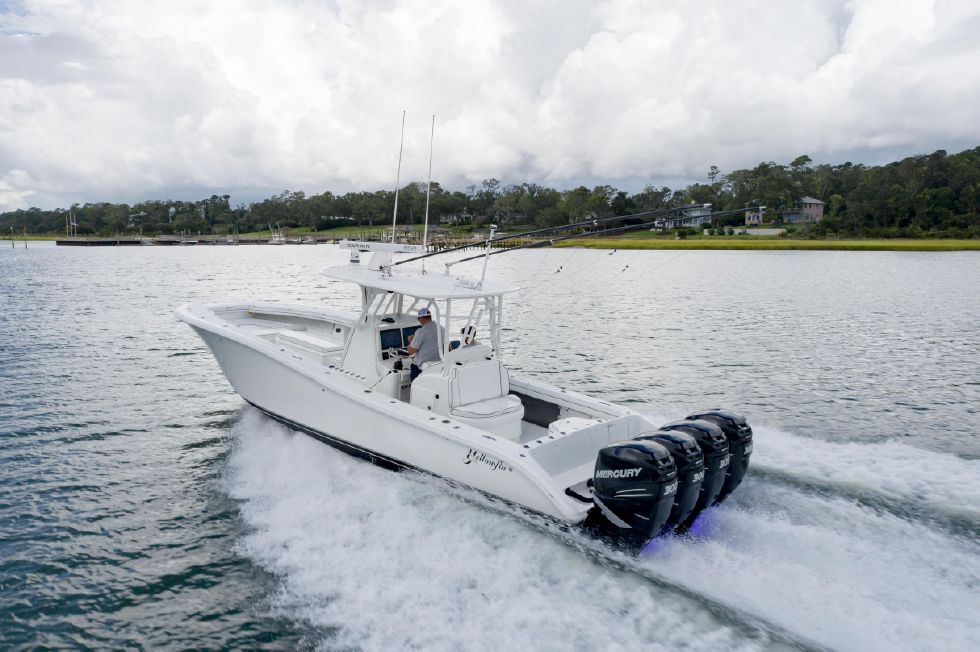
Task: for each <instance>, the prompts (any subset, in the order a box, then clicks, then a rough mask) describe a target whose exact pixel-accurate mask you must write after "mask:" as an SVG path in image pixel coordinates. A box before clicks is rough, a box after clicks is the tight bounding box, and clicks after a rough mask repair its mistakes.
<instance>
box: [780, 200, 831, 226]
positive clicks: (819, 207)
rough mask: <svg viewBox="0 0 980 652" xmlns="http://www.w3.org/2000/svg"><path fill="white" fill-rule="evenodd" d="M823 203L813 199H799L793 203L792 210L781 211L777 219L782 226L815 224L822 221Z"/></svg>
mask: <svg viewBox="0 0 980 652" xmlns="http://www.w3.org/2000/svg"><path fill="white" fill-rule="evenodd" d="M823 207H824V203H823V202H822V201H820V200H819V199H816V198H814V197H801V198H800V199H798V200H797V201H795V202H793V208H791V209H789V210H786V211H782V212H781V213H780V214H779V219H780V221H781V222H783V223H784V224H816V223H817V222H819V221H820V220H821V219H823Z"/></svg>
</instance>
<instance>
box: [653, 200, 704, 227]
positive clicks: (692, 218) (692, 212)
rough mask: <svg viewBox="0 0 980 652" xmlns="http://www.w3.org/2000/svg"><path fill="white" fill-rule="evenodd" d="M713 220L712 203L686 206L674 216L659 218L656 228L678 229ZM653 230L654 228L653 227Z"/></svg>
mask: <svg viewBox="0 0 980 652" xmlns="http://www.w3.org/2000/svg"><path fill="white" fill-rule="evenodd" d="M709 222H711V204H694V203H692V204H691V205H690V206H685V207H684V208H683V209H681V210H679V211H678V212H677V213H675V214H674V215H673V216H672V217H669V218H667V219H663V220H657V223H656V226H655V227H654V229H677V228H680V227H690V228H695V229H696V228H698V227H701V226H704V225H705V224H707V223H709ZM651 230H653V229H651Z"/></svg>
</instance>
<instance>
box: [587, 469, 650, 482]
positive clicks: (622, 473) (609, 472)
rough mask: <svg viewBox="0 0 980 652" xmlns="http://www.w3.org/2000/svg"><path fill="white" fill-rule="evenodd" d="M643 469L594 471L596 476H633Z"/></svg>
mask: <svg viewBox="0 0 980 652" xmlns="http://www.w3.org/2000/svg"><path fill="white" fill-rule="evenodd" d="M642 470H643V469H616V470H613V469H600V470H598V471H596V472H595V477H596V478H625V479H627V480H628V479H629V478H635V477H636V476H638V475H640V471H642Z"/></svg>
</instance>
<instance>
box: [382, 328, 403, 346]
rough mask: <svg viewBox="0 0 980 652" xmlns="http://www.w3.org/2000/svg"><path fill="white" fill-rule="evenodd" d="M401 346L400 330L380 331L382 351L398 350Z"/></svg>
mask: <svg viewBox="0 0 980 652" xmlns="http://www.w3.org/2000/svg"><path fill="white" fill-rule="evenodd" d="M402 346H403V343H402V331H401V329H400V328H389V329H388V330H384V331H381V348H382V349H400V348H402Z"/></svg>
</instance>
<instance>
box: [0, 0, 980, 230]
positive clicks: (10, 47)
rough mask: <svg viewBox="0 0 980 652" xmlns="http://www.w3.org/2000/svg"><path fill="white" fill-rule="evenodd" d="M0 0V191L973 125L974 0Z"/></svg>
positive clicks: (646, 174) (661, 159) (960, 141)
mask: <svg viewBox="0 0 980 652" xmlns="http://www.w3.org/2000/svg"><path fill="white" fill-rule="evenodd" d="M152 5H155V6H151V3H149V2H132V1H127V0H81V1H76V0H0V211H2V210H10V209H13V208H22V207H29V206H39V207H42V208H53V207H58V206H68V205H70V204H71V203H73V202H86V201H114V202H128V203H132V202H136V201H139V200H143V199H168V198H169V199H201V198H204V197H208V196H210V195H211V194H214V193H217V194H230V195H231V196H232V202H233V203H237V202H238V201H252V200H256V199H261V198H264V197H267V196H269V195H271V194H273V193H276V192H279V191H281V190H283V189H290V190H304V191H306V192H308V193H310V192H321V191H323V190H325V189H332V190H335V191H347V190H357V189H369V190H375V189H378V188H392V187H394V184H395V169H396V164H397V156H398V137H399V129H400V126H401V115H402V110H405V111H407V118H406V127H405V158H404V164H403V170H402V181H403V182H405V181H412V180H422V181H424V180H425V178H426V169H427V165H428V150H429V130H430V121H431V116H432V115H433V114H435V115H436V132H435V134H436V138H435V160H434V163H433V177H434V178H435V179H436V180H438V181H440V182H441V183H442V184H443V185H444V186H446V187H448V188H451V189H460V190H462V189H465V188H466V187H467V186H468V185H470V184H471V183H475V182H476V183H478V182H479V181H480V180H482V179H484V178H488V177H496V178H498V179H501V180H502V181H504V182H505V183H511V182H522V181H537V182H541V183H546V184H549V185H552V186H555V187H560V188H562V187H570V186H572V185H577V184H579V183H585V184H590V185H591V184H596V183H608V184H611V185H614V186H616V187H618V188H622V189H626V190H631V191H635V190H638V189H640V188H642V186H643V185H645V184H647V183H666V184H668V185H672V186H675V185H679V184H681V183H686V182H691V181H697V180H703V179H704V178H705V176H706V173H707V170H708V167H709V166H711V165H717V166H719V167H720V168H721V169H722V171H723V172H724V171H728V170H732V169H737V168H739V167H748V166H752V165H754V164H755V163H757V162H759V161H762V160H774V161H778V162H788V161H789V160H791V159H792V158H794V157H795V156H797V155H799V154H804V153H805V154H808V155H810V156H811V157H812V158H813V159H814V160H815V161H816V162H832V163H833V162H842V161H845V160H851V161H855V162H863V163H869V164H872V163H879V162H884V161H888V160H893V159H895V158H897V157H901V156H904V155H908V154H915V153H928V152H932V151H934V150H936V149H946V150H948V151H950V152H954V151H959V150H962V149H965V148H968V147H975V146H977V145H980V38H978V35H980V3H978V2H977V1H976V0H951V1H943V0H937V1H932V0H849V1H840V0H792V1H790V0H741V1H738V2H733V1H731V0H719V1H714V0H700V1H699V2H689V1H686V0H683V1H682V0H677V1H673V0H649V1H646V2H644V1H632V0H610V1H606V2H598V1H597V2H582V1H579V0H564V1H557V0H555V1H552V2H547V1H533V0H514V1H511V0H496V1H492V2H460V1H459V0H455V1H450V0H389V1H380V2H348V1H346V0H337V1H327V0H277V1H275V2H273V1H271V0H269V1H264V2H260V1H258V0H199V1H190V0H167V1H165V2H156V3H152Z"/></svg>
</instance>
